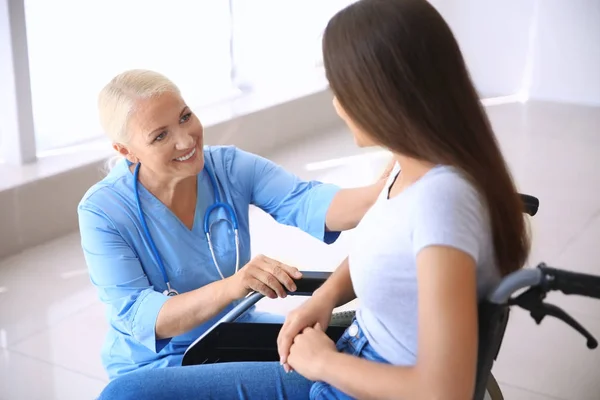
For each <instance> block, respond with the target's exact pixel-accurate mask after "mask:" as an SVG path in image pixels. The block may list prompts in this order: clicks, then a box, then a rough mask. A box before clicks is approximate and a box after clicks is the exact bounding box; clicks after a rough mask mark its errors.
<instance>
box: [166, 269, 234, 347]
mask: <svg viewBox="0 0 600 400" xmlns="http://www.w3.org/2000/svg"><path fill="white" fill-rule="evenodd" d="M228 285H229V282H228V280H220V281H216V282H213V283H211V284H209V285H206V286H203V287H201V288H199V289H196V290H193V291H191V292H187V293H182V294H179V295H177V296H173V297H170V298H169V300H167V301H166V302H165V304H164V305H163V307H162V308H161V310H160V312H159V314H158V318H157V319H156V327H155V332H156V338H157V339H166V338H172V337H174V336H178V335H181V334H183V333H186V332H188V331H190V330H192V329H193V328H195V327H197V326H198V325H200V324H202V323H204V322H206V321H208V320H209V319H211V318H213V317H214V316H216V315H217V314H218V313H219V312H221V311H222V310H223V309H224V308H225V307H226V306H227V305H228V304H230V303H231V302H232V301H234V300H235V296H234V295H232V293H231V291H230V290H229V287H228Z"/></svg>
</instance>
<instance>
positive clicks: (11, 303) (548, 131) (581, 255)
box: [0, 103, 600, 400]
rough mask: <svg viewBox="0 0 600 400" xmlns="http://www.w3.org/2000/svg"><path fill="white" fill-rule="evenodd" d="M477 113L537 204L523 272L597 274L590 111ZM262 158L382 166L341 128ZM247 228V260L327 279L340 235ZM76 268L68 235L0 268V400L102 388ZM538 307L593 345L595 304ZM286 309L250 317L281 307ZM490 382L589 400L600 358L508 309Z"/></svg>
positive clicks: (95, 309)
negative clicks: (545, 268)
mask: <svg viewBox="0 0 600 400" xmlns="http://www.w3.org/2000/svg"><path fill="white" fill-rule="evenodd" d="M489 113H490V116H491V118H492V121H493V124H494V126H495V127H496V129H497V134H498V138H499V140H500V142H501V145H502V147H503V149H504V151H505V155H506V157H507V159H508V162H509V164H510V166H511V168H512V169H513V171H514V175H515V177H516V179H517V182H518V185H519V188H520V190H521V191H523V192H527V193H530V194H533V195H536V196H538V197H539V198H540V200H541V208H540V211H539V213H538V215H537V216H536V217H534V218H533V219H532V221H531V222H532V230H533V233H534V235H535V236H534V237H535V239H534V251H533V254H532V257H531V261H530V264H531V265H535V264H537V263H538V262H540V261H545V262H548V263H551V264H552V265H554V266H558V267H561V268H567V269H573V270H576V271H583V272H588V273H595V274H600V264H599V261H598V260H600V246H599V245H598V244H599V243H600V170H599V167H600V108H587V107H576V106H569V105H555V104H545V103H529V104H527V105H522V104H510V105H501V106H494V107H492V108H490V109H489ZM269 157H270V158H271V159H273V160H274V161H276V162H279V163H281V164H283V165H284V166H285V167H287V168H288V169H290V170H292V171H293V172H295V173H297V174H299V175H301V176H303V177H305V178H311V179H312V178H317V179H322V180H327V181H333V182H336V183H338V184H341V185H343V186H354V185H360V184H362V183H367V182H369V181H370V180H371V179H373V177H374V176H375V175H376V174H377V173H378V172H379V170H380V169H381V168H382V166H383V165H384V163H385V158H383V157H382V154H381V153H380V152H377V151H373V150H366V151H360V150H357V149H356V148H355V147H354V145H353V142H352V140H351V138H350V137H349V136H348V135H347V133H346V132H345V131H344V130H343V129H340V130H339V131H333V132H323V134H322V135H321V137H320V138H318V139H313V140H311V141H307V142H302V143H294V144H293V145H292V144H290V146H289V147H288V148H283V149H280V150H279V151H278V152H277V153H275V154H272V155H270V156H269ZM252 223H253V225H252V230H253V240H254V243H253V251H254V253H265V254H267V255H270V256H272V257H277V258H280V259H281V260H282V261H287V262H289V263H291V264H294V265H297V266H299V267H300V268H302V269H313V270H314V269H320V270H331V269H333V268H334V267H335V266H336V265H337V263H338V262H339V261H340V260H341V259H342V258H343V257H344V256H345V253H346V251H347V248H348V237H349V236H350V235H351V233H349V234H345V235H343V236H342V238H341V239H340V240H339V241H338V242H337V243H336V244H334V245H332V246H325V245H323V244H321V243H319V242H317V241H316V240H313V239H311V238H308V237H306V236H305V235H302V234H300V233H299V232H297V231H296V230H295V229H292V228H288V227H282V226H278V225H277V224H275V223H274V222H273V221H272V219H271V218H270V217H268V216H267V215H265V214H264V213H262V212H261V211H259V210H253V214H252ZM85 268H86V267H85V264H84V261H83V257H82V255H81V251H80V248H79V238H78V235H77V233H73V234H72V235H69V236H66V237H63V238H59V239H57V240H55V241H53V242H51V243H47V244H45V245H43V246H40V247H37V248H33V249H31V250H28V251H27V252H25V253H23V254H21V255H19V256H16V257H13V258H11V259H7V260H4V261H0V399H2V400H13V399H23V400H29V399H92V398H94V396H95V395H97V394H98V392H99V391H100V390H101V389H102V387H103V385H104V384H105V382H106V380H107V379H106V375H105V373H104V371H103V369H102V367H101V365H100V361H99V351H100V346H101V344H102V340H103V336H104V332H105V330H106V322H105V319H104V315H103V309H102V306H101V305H100V304H99V301H98V300H97V297H96V294H95V292H94V290H93V288H92V287H91V285H90V283H89V281H88V277H87V275H86V269H85ZM549 300H550V301H553V302H554V303H555V304H557V305H559V306H561V307H563V308H564V309H565V310H567V311H568V312H570V313H571V314H572V315H573V316H574V317H575V318H576V319H577V320H578V321H579V322H580V323H582V325H583V326H584V327H586V328H587V329H588V330H589V331H590V332H592V334H594V335H595V336H596V337H598V338H600V302H599V301H593V300H589V299H585V298H576V297H574V298H567V297H566V296H563V295H560V294H553V295H551V296H549ZM298 301H301V299H293V298H290V299H288V300H283V301H266V302H263V303H261V308H263V309H270V310H273V309H278V310H283V309H289V308H290V307H291V306H293V305H294V304H297V302H298ZM494 374H495V376H496V377H497V379H498V380H499V381H500V383H501V386H502V388H503V391H504V395H505V398H507V399H511V400H512V399H514V400H525V399H527V400H548V399H563V400H597V399H598V398H599V397H600V396H599V393H600V350H597V351H590V350H588V349H587V348H586V347H585V341H584V339H583V337H581V336H580V335H579V334H578V333H576V332H575V331H573V330H572V329H570V328H568V327H567V326H566V325H565V324H563V323H560V322H557V321H556V320H552V319H547V320H544V321H543V322H542V324H541V325H540V326H537V325H536V324H535V322H534V321H533V320H532V319H531V318H529V317H528V315H527V314H526V313H525V312H521V311H520V310H514V312H513V313H512V319H511V321H510V324H509V327H508V331H507V333H506V337H505V340H504V343H503V347H502V351H501V353H500V356H499V359H498V362H497V364H496V366H495V367H494Z"/></svg>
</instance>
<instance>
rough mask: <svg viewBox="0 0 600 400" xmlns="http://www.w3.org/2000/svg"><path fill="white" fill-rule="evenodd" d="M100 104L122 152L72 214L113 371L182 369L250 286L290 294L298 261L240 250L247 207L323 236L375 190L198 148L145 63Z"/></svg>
mask: <svg viewBox="0 0 600 400" xmlns="http://www.w3.org/2000/svg"><path fill="white" fill-rule="evenodd" d="M99 111H100V119H101V123H102V126H103V128H104V129H105V131H106V133H107V134H108V135H109V136H110V138H111V139H112V141H113V146H114V149H115V150H116V151H117V152H118V153H119V154H120V155H121V156H122V160H121V162H118V163H117V164H116V166H114V167H113V168H112V170H111V171H110V173H109V174H108V175H107V176H106V177H105V178H104V179H103V180H102V181H100V182H99V183H97V184H95V185H94V186H93V187H92V188H90V189H89V191H88V192H87V193H86V194H85V196H84V197H83V199H82V200H81V203H80V205H79V208H78V213H79V223H80V231H81V240H82V247H83V251H84V254H85V259H86V262H87V265H88V269H89V273H90V277H91V281H92V283H93V284H94V286H95V287H96V288H97V290H98V294H99V297H100V299H101V301H102V302H104V303H105V304H106V306H107V315H108V319H109V323H110V328H109V332H108V335H107V338H106V341H105V345H104V347H103V350H102V361H103V364H104V366H105V368H106V371H107V373H108V375H109V377H110V378H111V379H113V378H115V377H118V376H120V375H123V374H126V373H128V372H131V371H136V370H140V369H155V368H162V367H169V366H175V365H180V364H181V358H182V356H183V353H184V351H185V349H186V348H187V347H188V345H189V344H190V343H192V342H193V341H194V340H195V339H196V338H198V336H199V335H201V334H202V333H203V332H204V331H205V330H206V329H207V328H209V327H210V326H211V325H212V324H213V323H214V322H215V321H216V320H217V319H218V318H220V317H221V316H222V315H223V314H224V313H226V312H227V311H229V310H230V309H231V308H232V307H233V306H234V305H235V304H236V301H237V300H239V299H242V298H244V297H245V296H246V295H247V294H248V293H249V292H250V291H259V292H261V293H263V294H265V295H266V296H268V297H271V298H275V297H277V296H279V297H284V296H285V293H286V290H290V291H294V290H295V285H294V280H295V279H298V278H300V276H301V275H300V273H299V272H298V270H297V269H296V268H293V267H290V266H288V265H285V264H282V263H280V262H278V261H276V260H273V259H270V258H268V257H265V256H257V257H255V258H253V259H251V258H250V235H249V220H248V211H249V206H250V204H254V205H256V206H258V207H260V208H261V209H263V210H264V211H266V212H267V213H269V214H270V215H271V216H272V217H273V218H274V219H275V220H277V221H278V222H280V223H282V224H286V225H291V226H295V227H298V228H300V229H301V230H303V231H304V232H306V233H308V234H309V235H312V236H314V237H316V238H318V239H320V240H323V241H324V242H326V243H332V242H333V241H335V240H336V238H337V237H338V235H339V232H340V231H343V230H346V229H350V228H353V227H355V226H356V225H357V223H358V222H359V221H360V219H361V218H362V216H363V215H364V214H365V212H366V211H367V209H368V208H369V207H370V206H371V205H372V204H373V203H374V201H375V198H376V196H377V193H378V192H379V191H380V190H381V188H382V187H383V183H384V182H383V180H382V181H380V182H377V183H375V184H373V185H372V186H369V187H365V188H357V189H343V190H340V189H339V188H338V187H336V186H334V185H330V184H322V183H320V182H313V181H311V182H307V181H303V180H301V179H299V178H298V177H296V176H294V175H292V174H290V173H288V172H286V171H285V170H283V169H282V168H280V167H279V166H277V165H275V164H273V163H272V162H270V161H268V160H266V159H264V158H261V157H259V156H256V155H253V154H250V153H248V152H245V151H242V150H240V149H237V148H235V147H232V146H222V147H210V146H204V145H203V128H202V124H201V123H200V121H199V120H198V118H197V117H196V115H195V114H194V113H193V112H192V110H191V109H190V108H189V106H188V105H187V104H186V102H185V100H184V99H183V98H182V96H181V94H180V91H179V89H178V88H177V86H176V85H175V84H174V83H173V82H171V81H170V80H168V79H167V78H166V77H164V76H162V75H161V74H159V73H156V72H153V71H146V70H132V71H126V72H124V73H122V74H120V75H118V76H117V77H115V78H114V79H113V80H111V81H110V82H109V83H108V84H107V86H106V87H105V88H104V89H103V90H102V91H101V93H100V98H99ZM236 272H237V273H236ZM251 318H253V317H251Z"/></svg>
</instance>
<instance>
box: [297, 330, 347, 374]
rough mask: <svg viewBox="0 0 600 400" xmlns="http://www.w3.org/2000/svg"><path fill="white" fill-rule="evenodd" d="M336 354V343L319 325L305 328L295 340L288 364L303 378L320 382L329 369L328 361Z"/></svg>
mask: <svg viewBox="0 0 600 400" xmlns="http://www.w3.org/2000/svg"><path fill="white" fill-rule="evenodd" d="M336 352H337V349H336V347H335V343H334V342H333V341H332V340H331V339H330V338H329V336H327V334H326V333H325V332H324V331H323V328H322V327H321V324H320V323H317V324H316V325H315V326H314V328H312V327H308V328H304V330H303V331H302V333H301V334H299V335H297V336H296V337H295V338H294V344H292V347H291V348H290V355H289V357H288V364H289V365H290V366H291V367H292V368H293V369H294V370H295V371H296V372H298V373H299V374H300V375H302V376H303V377H305V378H307V379H310V380H311V381H318V380H321V376H322V375H323V371H324V369H325V368H327V360H328V359H329V357H330V356H331V355H332V354H335V353H336Z"/></svg>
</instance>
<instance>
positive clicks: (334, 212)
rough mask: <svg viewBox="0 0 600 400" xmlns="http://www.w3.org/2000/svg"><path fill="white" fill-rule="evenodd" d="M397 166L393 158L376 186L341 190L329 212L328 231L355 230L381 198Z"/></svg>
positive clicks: (376, 182)
mask: <svg viewBox="0 0 600 400" xmlns="http://www.w3.org/2000/svg"><path fill="white" fill-rule="evenodd" d="M395 166H396V160H395V159H394V158H392V159H391V160H390V161H389V162H388V164H387V165H386V167H385V170H384V171H383V173H382V174H381V176H380V177H379V179H377V180H376V181H375V183H374V184H372V185H369V186H363V187H359V188H352V189H341V190H340V191H339V192H338V193H337V194H336V195H335V197H334V198H333V200H332V202H331V205H330V206H329V209H328V210H327V219H326V225H327V230H330V231H345V230H349V229H353V228H355V227H356V226H357V225H358V224H359V222H360V221H361V220H362V218H363V217H364V216H365V214H366V213H367V211H369V209H370V208H371V207H372V206H373V204H374V203H375V201H376V200H377V197H379V194H380V193H381V191H382V190H383V188H384V187H385V183H386V182H387V179H388V178H389V176H390V174H391V173H392V170H393V169H394V167H395Z"/></svg>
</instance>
